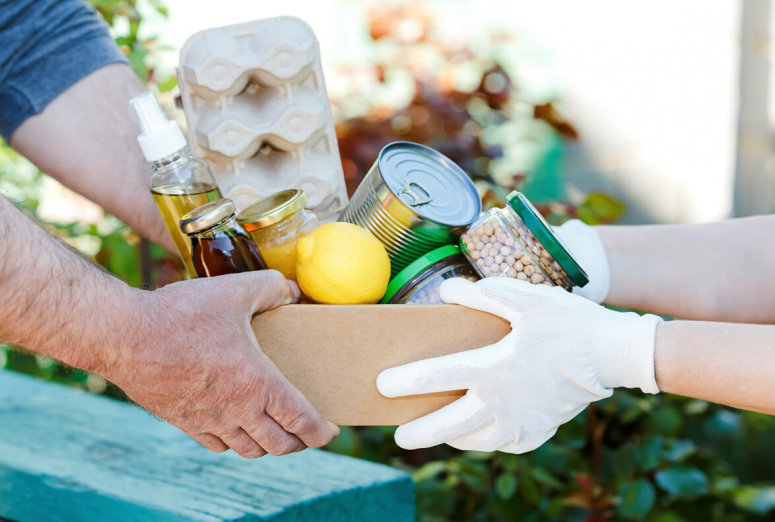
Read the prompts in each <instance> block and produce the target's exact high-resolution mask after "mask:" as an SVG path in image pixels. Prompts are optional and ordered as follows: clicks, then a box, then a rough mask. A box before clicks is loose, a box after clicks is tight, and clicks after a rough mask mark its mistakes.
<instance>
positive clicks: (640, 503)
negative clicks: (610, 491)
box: [619, 480, 656, 519]
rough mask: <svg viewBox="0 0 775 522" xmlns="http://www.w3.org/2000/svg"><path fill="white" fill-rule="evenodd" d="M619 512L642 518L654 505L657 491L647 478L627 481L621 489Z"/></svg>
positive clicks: (626, 515) (627, 515)
mask: <svg viewBox="0 0 775 522" xmlns="http://www.w3.org/2000/svg"><path fill="white" fill-rule="evenodd" d="M619 496H620V497H621V504H620V505H619V512H620V513H621V514H622V515H624V516H625V517H629V518H636V519H642V518H643V517H644V516H646V514H647V513H648V512H649V511H650V510H651V508H652V506H654V500H655V498H656V492H655V491H654V486H652V485H651V483H649V482H648V481H646V480H637V481H635V482H625V483H624V484H622V487H621V488H620V489H619Z"/></svg>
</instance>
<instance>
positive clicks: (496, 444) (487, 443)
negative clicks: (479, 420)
mask: <svg viewBox="0 0 775 522" xmlns="http://www.w3.org/2000/svg"><path fill="white" fill-rule="evenodd" d="M513 442H514V434H513V433H509V432H504V431H503V426H502V425H501V423H492V424H490V425H487V426H483V427H482V428H480V429H478V430H477V431H473V432H471V433H467V434H466V435H463V436H462V437H458V438H457V439H453V440H449V441H447V444H449V445H450V446H452V447H453V448H456V449H459V450H462V451H495V450H498V449H500V448H502V447H504V446H507V445H509V444H512V443H513Z"/></svg>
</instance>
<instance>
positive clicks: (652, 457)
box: [636, 436, 663, 471]
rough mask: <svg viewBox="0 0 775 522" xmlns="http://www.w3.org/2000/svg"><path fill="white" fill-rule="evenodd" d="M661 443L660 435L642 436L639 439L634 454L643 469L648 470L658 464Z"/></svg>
mask: <svg viewBox="0 0 775 522" xmlns="http://www.w3.org/2000/svg"><path fill="white" fill-rule="evenodd" d="M662 444H663V439H662V437H654V436H650V437H644V439H643V440H642V441H641V443H640V445H639V446H638V449H637V451H636V455H637V457H638V459H639V461H640V467H641V469H642V470H643V471H650V470H652V469H654V468H656V467H657V466H659V461H660V456H661V454H662Z"/></svg>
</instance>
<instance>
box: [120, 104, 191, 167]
mask: <svg viewBox="0 0 775 522" xmlns="http://www.w3.org/2000/svg"><path fill="white" fill-rule="evenodd" d="M129 105H131V106H132V112H134V114H135V119H137V123H138V124H139V125H140V131H141V134H140V135H139V136H138V137H137V142H138V143H139V144H140V148H141V149H142V150H143V154H144V155H145V159H146V160H148V161H151V162H153V161H157V160H160V159H161V158H164V157H167V156H169V155H171V154H174V153H175V152H177V151H179V150H180V149H182V148H184V147H185V146H186V145H187V144H186V138H185V137H184V136H183V132H181V130H180V126H179V125H178V123H177V122H176V121H172V120H170V119H169V118H167V115H166V114H164V111H163V110H162V108H161V105H159V102H158V101H157V100H156V96H154V95H153V93H152V92H151V91H147V92H144V93H142V94H138V95H137V96H135V97H134V98H132V99H131V100H129Z"/></svg>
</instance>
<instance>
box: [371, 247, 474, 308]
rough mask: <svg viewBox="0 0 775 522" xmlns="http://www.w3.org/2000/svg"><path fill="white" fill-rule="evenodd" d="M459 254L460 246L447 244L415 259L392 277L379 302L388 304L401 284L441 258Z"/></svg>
mask: <svg viewBox="0 0 775 522" xmlns="http://www.w3.org/2000/svg"><path fill="white" fill-rule="evenodd" d="M459 255H461V252H460V247H458V246H457V245H447V246H443V247H441V248H437V249H436V250H432V251H430V252H428V253H427V254H425V255H424V256H422V257H420V258H418V259H415V260H414V261H413V262H412V263H410V264H409V266H407V267H406V268H404V269H403V270H401V271H400V272H399V273H398V274H397V275H396V276H395V277H394V278H393V279H391V280H390V283H388V287H387V292H385V297H383V298H382V301H380V304H388V303H389V302H390V300H391V299H392V298H393V296H394V295H396V293H397V292H398V291H399V290H401V288H403V286H404V285H405V284H406V283H408V282H409V281H411V280H412V279H413V278H414V277H416V276H418V275H419V274H421V273H422V272H423V271H425V270H427V269H428V268H430V267H431V266H433V265H435V264H436V263H438V262H439V261H441V260H442V259H445V258H447V257H450V256H459Z"/></svg>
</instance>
